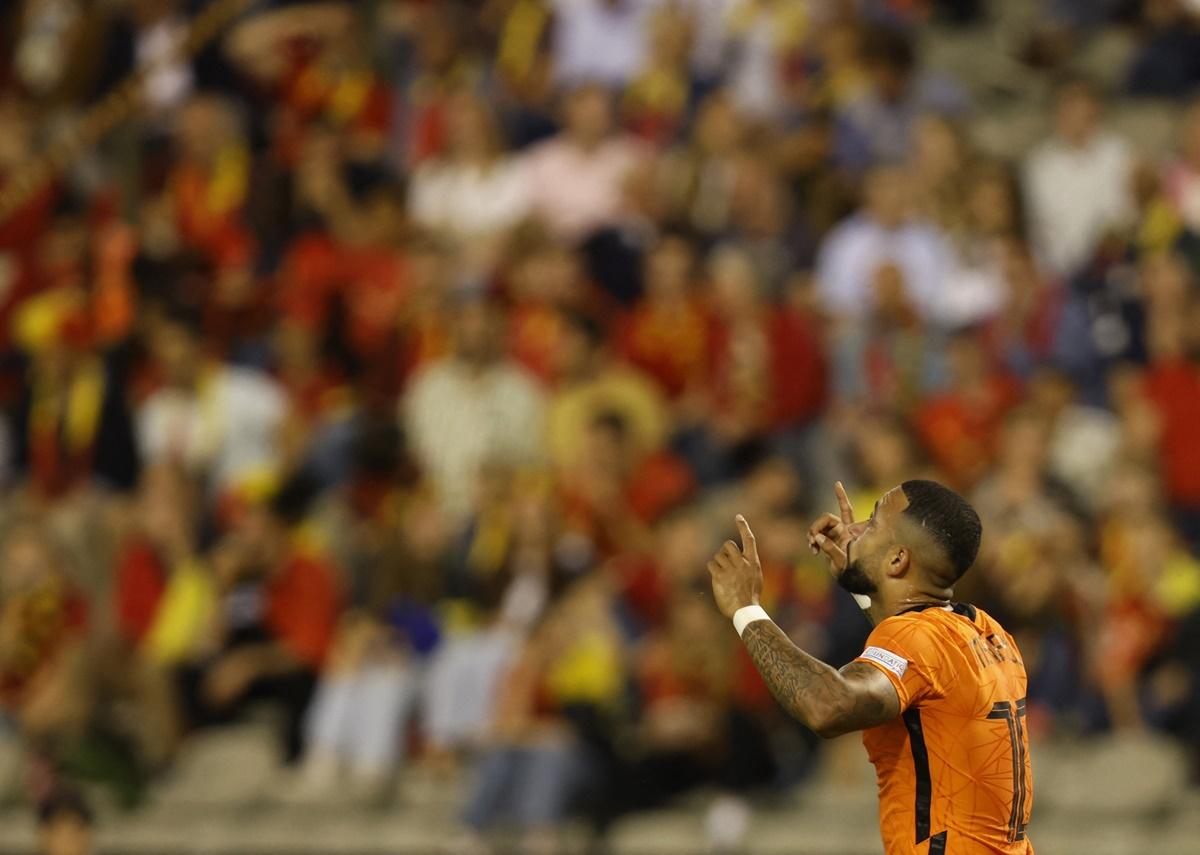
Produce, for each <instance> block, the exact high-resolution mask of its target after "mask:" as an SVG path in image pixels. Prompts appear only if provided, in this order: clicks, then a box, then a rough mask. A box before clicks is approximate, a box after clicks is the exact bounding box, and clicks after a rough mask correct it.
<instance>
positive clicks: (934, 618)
mask: <svg viewBox="0 0 1200 855" xmlns="http://www.w3.org/2000/svg"><path fill="white" fill-rule="evenodd" d="M981 629H982V630H984V632H985V634H986V632H988V631H997V629H999V631H1001V632H1002V631H1003V629H1002V628H1000V625H999V624H998V623H997V622H996V621H995V620H994V619H992V618H991V617H990V616H989V615H987V614H986V613H985V612H983V611H982V610H981V609H977V608H976V607H975V606H972V605H969V604H965V603H952V604H951V607H950V608H945V607H941V606H936V605H931V606H921V607H917V608H912V609H908V610H906V611H903V612H900V613H899V614H896V615H892V616H891V617H889V618H885V619H884V620H882V621H880V623H879V625H878V626H876V627H875V630H874V631H873V632H872V633H871V636H872V638H886V639H888V640H890V641H893V642H897V643H905V644H909V645H922V646H945V645H950V646H955V647H957V646H959V645H961V643H962V640H963V639H962V637H963V635H964V634H967V635H975V634H977V633H978V632H979V630H981Z"/></svg>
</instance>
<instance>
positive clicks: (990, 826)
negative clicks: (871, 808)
mask: <svg viewBox="0 0 1200 855" xmlns="http://www.w3.org/2000/svg"><path fill="white" fill-rule="evenodd" d="M856 661H859V662H867V663H869V664H871V665H873V666H875V667H876V668H878V669H879V670H880V671H882V672H883V673H884V674H886V675H887V677H888V678H889V679H890V680H891V681H892V685H894V686H895V687H896V693H897V694H898V695H899V697H900V709H901V711H902V715H901V716H900V718H897V719H895V720H894V721H890V722H888V723H887V724H883V725H880V726H878V727H873V728H870V729H869V730H866V731H864V732H863V744H864V745H866V747H867V753H868V755H869V756H870V759H871V763H873V764H874V766H875V772H876V775H877V776H878V779H879V825H880V831H881V832H882V834H883V846H884V849H885V851H886V852H887V853H888V855H901V853H904V854H905V855H907V854H908V853H920V855H925V853H928V855H943V853H947V854H948V855H985V853H987V855H996V853H1002V855H1032V853H1033V846H1032V845H1031V844H1030V842H1029V840H1028V838H1027V836H1026V834H1025V827H1026V825H1027V823H1028V822H1029V813H1030V811H1031V809H1032V808H1033V777H1032V773H1031V771H1030V770H1031V767H1030V762H1029V740H1028V738H1027V736H1026V731H1025V684H1026V677H1025V663H1024V662H1023V661H1022V660H1021V654H1020V651H1018V650H1017V645H1016V643H1015V642H1014V641H1013V639H1012V636H1011V635H1009V634H1008V633H1007V632H1005V631H1004V628H1003V627H1002V626H1000V624H998V623H997V622H996V621H995V620H993V619H992V618H991V617H990V616H988V615H987V614H985V613H984V612H982V611H980V610H978V609H976V608H975V607H974V606H969V605H965V604H962V603H955V604H954V605H953V608H952V609H946V608H939V607H936V606H933V607H927V608H921V609H913V610H910V611H907V612H903V613H901V614H899V615H895V616H894V617H890V618H888V619H887V620H885V621H883V622H882V623H880V624H879V626H877V627H875V630H874V631H873V632H872V633H871V635H870V637H869V638H868V639H867V648H866V650H864V651H863V653H862V655H861V656H859V657H858V659H857V660H856Z"/></svg>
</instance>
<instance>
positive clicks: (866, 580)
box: [837, 545, 878, 596]
mask: <svg viewBox="0 0 1200 855" xmlns="http://www.w3.org/2000/svg"><path fill="white" fill-rule="evenodd" d="M847 551H849V545H847ZM837 583H838V584H839V585H840V586H842V587H843V588H844V589H846V590H847V591H849V592H850V593H851V594H861V595H863V596H870V595H871V594H874V593H875V592H876V591H877V590H878V588H877V587H876V585H875V583H874V582H872V581H871V577H870V576H868V575H867V571H866V570H865V569H864V568H863V565H862V562H861V561H859V560H857V559H855V560H853V561H848V562H847V564H846V569H845V570H843V571H842V572H841V573H839V574H838V575H837Z"/></svg>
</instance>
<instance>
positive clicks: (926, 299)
mask: <svg viewBox="0 0 1200 855" xmlns="http://www.w3.org/2000/svg"><path fill="white" fill-rule="evenodd" d="M910 191H911V185H910V181H909V178H908V176H907V175H906V174H905V173H904V172H902V171H901V170H900V169H898V168H896V167H879V168H878V169H875V170H874V171H872V172H871V174H870V175H868V176H867V180H866V186H865V189H864V194H863V195H864V199H865V201H864V204H863V207H862V209H861V210H860V211H858V212H857V213H855V214H854V215H853V216H852V217H850V218H848V219H846V220H844V221H843V222H842V223H840V224H839V225H838V226H837V227H836V228H834V229H833V231H831V232H830V233H829V234H828V235H827V236H826V238H825V241H824V243H823V244H822V246H821V250H820V254H819V256H818V258H817V290H818V294H819V296H820V298H821V300H822V302H823V304H824V305H823V308H824V309H825V310H826V311H827V312H828V313H829V314H830V315H832V316H833V317H835V318H838V319H846V320H850V321H859V320H861V319H862V318H864V317H865V316H866V315H868V314H869V312H870V310H871V306H872V303H873V296H872V290H873V289H872V281H873V280H874V279H875V277H876V275H877V273H878V271H879V269H880V268H881V267H882V266H883V265H885V264H888V265H893V266H894V267H895V268H896V270H897V272H898V273H899V274H900V276H901V282H902V286H903V290H904V293H905V295H906V297H907V300H908V302H909V303H910V304H911V305H912V307H913V309H914V310H915V311H916V313H917V315H918V316H919V317H921V318H931V317H936V313H937V311H938V310H939V307H940V300H941V296H942V287H943V280H944V277H945V272H946V266H947V264H948V261H949V258H948V246H947V244H946V240H945V237H944V236H943V235H942V234H941V232H939V231H938V229H937V228H936V227H935V226H934V225H932V224H930V223H928V222H926V221H924V220H922V219H920V218H919V216H918V215H917V212H916V211H914V210H913V209H912V205H911V195H910Z"/></svg>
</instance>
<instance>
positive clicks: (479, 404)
mask: <svg viewBox="0 0 1200 855" xmlns="http://www.w3.org/2000/svg"><path fill="white" fill-rule="evenodd" d="M500 327H501V318H500V316H499V315H498V312H497V309H496V308H495V307H494V306H492V305H490V304H488V303H487V302H485V301H483V300H478V299H477V300H474V301H472V302H468V303H466V304H465V305H463V306H462V307H461V308H460V309H459V311H458V312H457V314H456V316H455V330H454V352H453V353H452V354H451V355H450V356H448V357H446V358H444V359H440V360H438V361H436V362H433V363H431V364H430V365H429V366H428V367H426V368H424V369H423V370H422V371H421V372H420V373H419V374H418V375H417V376H416V377H415V378H413V381H412V385H411V386H410V387H409V389H408V392H407V394H406V395H405V396H404V398H403V399H402V400H401V402H400V420H401V423H402V425H403V426H404V429H405V433H406V436H407V438H408V442H409V446H410V448H411V449H412V451H413V453H414V456H415V458H416V461H417V463H418V464H419V465H420V467H421V470H422V471H423V472H424V474H425V476H426V477H427V478H428V479H429V482H430V483H431V484H432V486H433V488H434V489H435V491H436V492H437V495H438V497H439V499H440V501H441V503H442V506H443V509H444V510H445V511H446V514H447V516H448V517H449V518H450V519H451V521H452V524H453V523H454V522H460V521H461V520H462V519H463V518H464V516H465V514H466V513H467V511H468V510H469V509H470V506H471V498H472V491H473V490H474V489H475V487H476V484H477V482H478V478H479V473H480V471H481V469H482V468H483V466H484V465H485V464H491V463H499V464H507V465H511V466H516V467H520V466H521V465H526V464H536V463H537V462H538V461H539V459H540V457H541V456H542V447H543V439H542V437H543V433H544V431H545V416H544V405H543V400H542V394H541V392H540V391H539V390H538V388H537V385H536V384H535V382H534V380H533V379H532V378H530V377H529V376H528V375H527V374H526V373H525V372H524V371H522V370H521V369H520V368H519V367H517V365H516V364H515V363H513V362H511V361H510V360H507V359H505V358H504V356H503V350H502V345H501V343H502V335H501V328H500Z"/></svg>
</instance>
